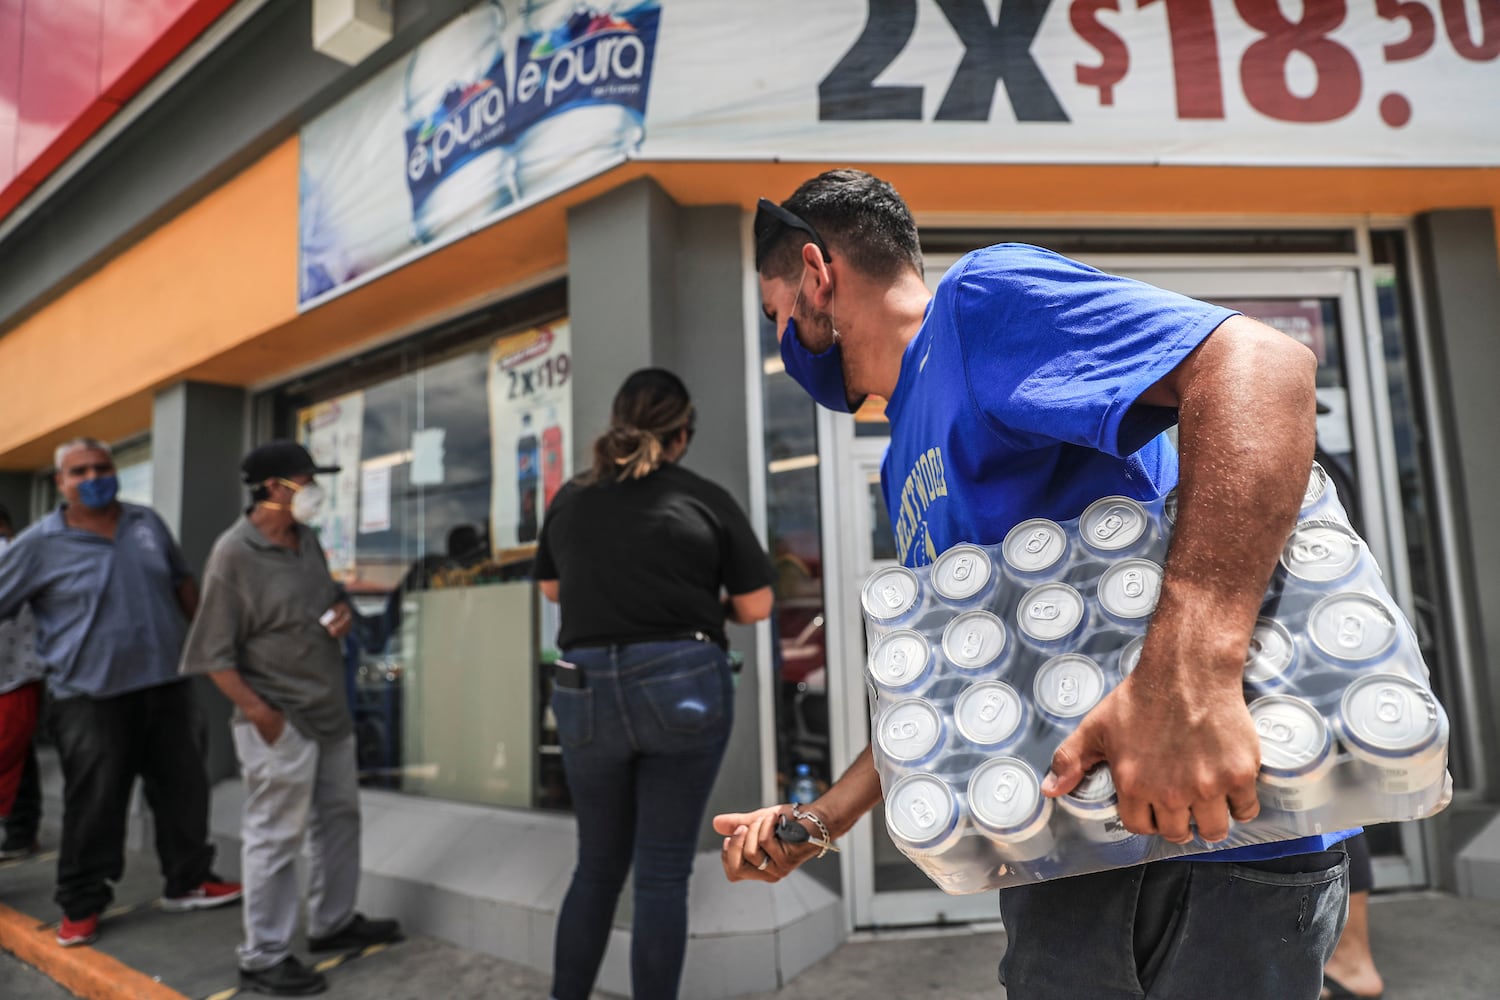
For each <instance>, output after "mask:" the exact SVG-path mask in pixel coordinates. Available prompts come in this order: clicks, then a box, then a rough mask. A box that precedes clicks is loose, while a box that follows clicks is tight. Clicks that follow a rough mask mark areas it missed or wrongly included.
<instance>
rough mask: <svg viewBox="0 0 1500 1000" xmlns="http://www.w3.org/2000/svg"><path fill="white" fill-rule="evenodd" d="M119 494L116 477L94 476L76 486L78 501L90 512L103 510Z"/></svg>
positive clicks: (118, 480) (118, 481)
mask: <svg viewBox="0 0 1500 1000" xmlns="http://www.w3.org/2000/svg"><path fill="white" fill-rule="evenodd" d="M119 492H120V478H119V477H118V476H95V477H94V478H93V479H85V480H84V481H83V482H81V483H79V484H78V499H79V500H81V501H82V502H83V505H84V506H85V507H87V508H89V509H90V510H103V509H104V508H106V507H108V506H109V505H110V504H112V503H114V502H115V495H116V494H118V493H119Z"/></svg>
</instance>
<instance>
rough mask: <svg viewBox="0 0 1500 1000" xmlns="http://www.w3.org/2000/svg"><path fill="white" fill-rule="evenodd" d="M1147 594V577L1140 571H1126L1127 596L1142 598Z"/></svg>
mask: <svg viewBox="0 0 1500 1000" xmlns="http://www.w3.org/2000/svg"><path fill="white" fill-rule="evenodd" d="M1145 592H1146V576H1145V574H1144V573H1142V572H1141V571H1140V570H1138V569H1127V570H1126V571H1125V596H1126V597H1140V596H1141V595H1142V594H1144V593H1145Z"/></svg>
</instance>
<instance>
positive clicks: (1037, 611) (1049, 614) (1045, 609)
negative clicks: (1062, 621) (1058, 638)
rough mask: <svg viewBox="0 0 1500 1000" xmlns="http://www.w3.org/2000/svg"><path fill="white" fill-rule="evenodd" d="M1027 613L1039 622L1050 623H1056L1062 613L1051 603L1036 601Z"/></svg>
mask: <svg viewBox="0 0 1500 1000" xmlns="http://www.w3.org/2000/svg"><path fill="white" fill-rule="evenodd" d="M1027 613H1028V614H1029V615H1031V617H1033V618H1035V619H1037V620H1039V621H1044V622H1050V621H1056V620H1057V618H1058V617H1059V616H1060V615H1061V614H1062V611H1060V610H1059V609H1058V607H1057V605H1056V604H1053V603H1052V602H1051V601H1035V602H1033V603H1032V605H1031V607H1030V608H1028V609H1027Z"/></svg>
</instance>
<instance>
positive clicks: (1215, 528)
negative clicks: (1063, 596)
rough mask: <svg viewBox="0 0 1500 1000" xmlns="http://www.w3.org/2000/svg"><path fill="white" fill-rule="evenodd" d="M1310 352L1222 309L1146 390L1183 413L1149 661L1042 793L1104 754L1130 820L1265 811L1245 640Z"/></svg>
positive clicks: (1305, 446)
mask: <svg viewBox="0 0 1500 1000" xmlns="http://www.w3.org/2000/svg"><path fill="white" fill-rule="evenodd" d="M1315 371H1316V362H1315V360H1314V358H1313V356H1312V353H1311V352H1310V351H1308V350H1307V349H1306V348H1305V347H1302V346H1301V345H1299V344H1297V343H1296V342H1295V341H1293V340H1291V339H1290V338H1289V337H1286V336H1284V335H1283V334H1281V333H1279V332H1277V331H1275V330H1272V329H1271V328H1270V327H1266V326H1264V325H1262V324H1260V323H1257V322H1255V321H1254V320H1250V319H1246V318H1245V317H1242V316H1236V317H1231V318H1230V319H1229V320H1226V321H1225V322H1224V323H1223V324H1222V325H1221V326H1220V327H1219V328H1218V329H1217V330H1216V331H1215V332H1214V333H1213V334H1211V335H1210V336H1209V337H1208V339H1207V340H1205V341H1204V342H1203V343H1202V344H1200V345H1199V346H1198V348H1197V349H1196V350H1194V351H1193V353H1192V354H1191V355H1189V356H1188V358H1187V359H1185V360H1184V361H1183V363H1182V364H1181V365H1179V366H1178V367H1177V368H1176V369H1175V370H1174V371H1173V372H1172V374H1171V375H1169V376H1168V377H1167V378H1165V379H1163V380H1162V381H1161V382H1160V383H1158V384H1157V385H1156V386H1154V387H1152V389H1151V390H1149V391H1148V392H1147V393H1146V394H1145V395H1143V396H1142V397H1141V402H1143V403H1147V404H1151V405H1161V406H1175V407H1177V408H1178V410H1179V446H1180V450H1181V459H1180V481H1179V485H1178V513H1177V522H1176V527H1175V531H1174V534H1173V540H1172V546H1171V551H1170V552H1169V554H1168V558H1167V566H1166V572H1165V574H1164V577H1163V580H1162V590H1161V599H1160V601H1159V603H1158V604H1157V610H1156V614H1155V616H1154V618H1153V619H1152V623H1151V627H1150V630H1149V631H1148V633H1147V636H1146V644H1145V647H1144V648H1143V650H1142V653H1141V660H1140V665H1139V666H1138V667H1137V668H1136V671H1135V672H1134V673H1132V674H1131V675H1130V677H1129V678H1128V679H1127V680H1126V681H1125V682H1123V683H1122V684H1121V685H1120V686H1119V687H1118V688H1117V689H1116V690H1115V691H1113V692H1112V693H1111V694H1110V695H1109V696H1108V697H1107V698H1106V699H1105V700H1104V701H1103V702H1101V703H1100V704H1099V706H1098V707H1096V708H1095V709H1094V711H1093V712H1091V713H1090V714H1089V715H1088V716H1087V717H1086V718H1085V719H1084V722H1083V724H1082V725H1081V726H1080V727H1079V728H1078V730H1077V731H1075V732H1074V733H1073V734H1072V735H1071V736H1069V737H1068V739H1067V740H1065V741H1064V742H1063V744H1062V746H1060V747H1059V748H1058V751H1057V754H1056V755H1055V756H1054V758H1053V764H1052V772H1053V773H1052V775H1051V776H1049V778H1048V780H1047V782H1046V783H1045V786H1044V790H1045V791H1046V792H1047V794H1049V795H1058V794H1062V793H1064V792H1067V791H1069V790H1070V789H1071V788H1072V787H1073V786H1074V785H1076V784H1077V782H1078V780H1079V779H1080V778H1081V777H1082V775H1083V773H1084V772H1085V771H1086V770H1088V768H1090V767H1091V766H1093V765H1094V764H1095V763H1097V762H1099V761H1108V762H1109V765H1110V768H1111V770H1112V772H1113V775H1114V780H1115V785H1116V789H1117V791H1118V792H1119V794H1120V814H1121V818H1122V819H1123V820H1124V823H1125V826H1126V827H1127V828H1128V829H1130V830H1132V831H1135V832H1138V833H1160V834H1161V835H1162V836H1163V837H1165V838H1166V839H1168V840H1171V841H1173V842H1174V843H1186V842H1187V841H1189V840H1190V839H1191V838H1192V836H1193V831H1192V830H1191V829H1190V824H1193V825H1196V827H1197V832H1198V833H1199V834H1201V835H1202V836H1203V838H1204V839H1205V840H1209V841H1218V840H1222V839H1224V837H1226V836H1227V835H1228V832H1229V819H1230V816H1232V817H1233V818H1234V819H1237V820H1242V821H1243V820H1248V819H1251V818H1253V817H1254V816H1255V815H1256V813H1257V812H1258V810H1259V803H1258V801H1257V799H1256V792H1255V778H1256V774H1257V771H1258V769H1259V764H1260V746H1259V741H1258V739H1257V737H1256V734H1255V729H1254V726H1253V725H1252V724H1251V721H1250V716H1249V713H1248V712H1247V711H1246V709H1245V703H1244V698H1243V695H1242V693H1241V678H1242V674H1243V669H1244V658H1245V651H1246V648H1247V647H1248V644H1249V639H1250V634H1251V631H1252V630H1253V628H1254V624H1255V617H1256V614H1257V612H1258V610H1259V608H1260V604H1261V600H1262V598H1263V596H1264V593H1265V588H1266V584H1267V582H1268V581H1269V579H1270V576H1271V572H1272V570H1273V569H1274V568H1275V564H1276V559H1277V557H1278V555H1279V554H1280V552H1281V548H1282V545H1283V544H1284V543H1285V541H1286V537H1287V534H1288V532H1289V531H1290V530H1291V528H1292V525H1293V524H1294V523H1295V521H1296V517H1297V511H1298V508H1299V506H1300V503H1301V498H1302V494H1303V491H1304V489H1305V487H1306V484H1307V474H1308V470H1309V469H1310V468H1311V465H1312V452H1313V439H1314V434H1315V405H1316V404H1315V396H1314V391H1313V388H1314V373H1315Z"/></svg>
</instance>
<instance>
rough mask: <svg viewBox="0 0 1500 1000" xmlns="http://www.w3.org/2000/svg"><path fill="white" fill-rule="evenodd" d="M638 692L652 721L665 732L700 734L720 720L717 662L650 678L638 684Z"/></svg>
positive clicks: (720, 677) (721, 689)
mask: <svg viewBox="0 0 1500 1000" xmlns="http://www.w3.org/2000/svg"><path fill="white" fill-rule="evenodd" d="M641 691H642V693H643V694H644V695H645V696H646V702H647V704H649V705H650V706H651V711H652V714H654V715H655V716H656V721H657V722H660V723H661V727H662V728H663V729H665V730H668V731H669V732H674V733H701V732H703V731H704V730H705V729H709V728H710V727H712V726H715V725H717V724H718V722H719V720H720V719H722V718H724V677H723V668H722V667H721V666H720V664H718V663H705V664H703V665H702V666H697V667H693V668H692V669H690V670H685V671H683V672H682V673H678V674H671V675H669V676H667V677H652V678H650V679H649V680H644V681H642V682H641Z"/></svg>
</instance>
